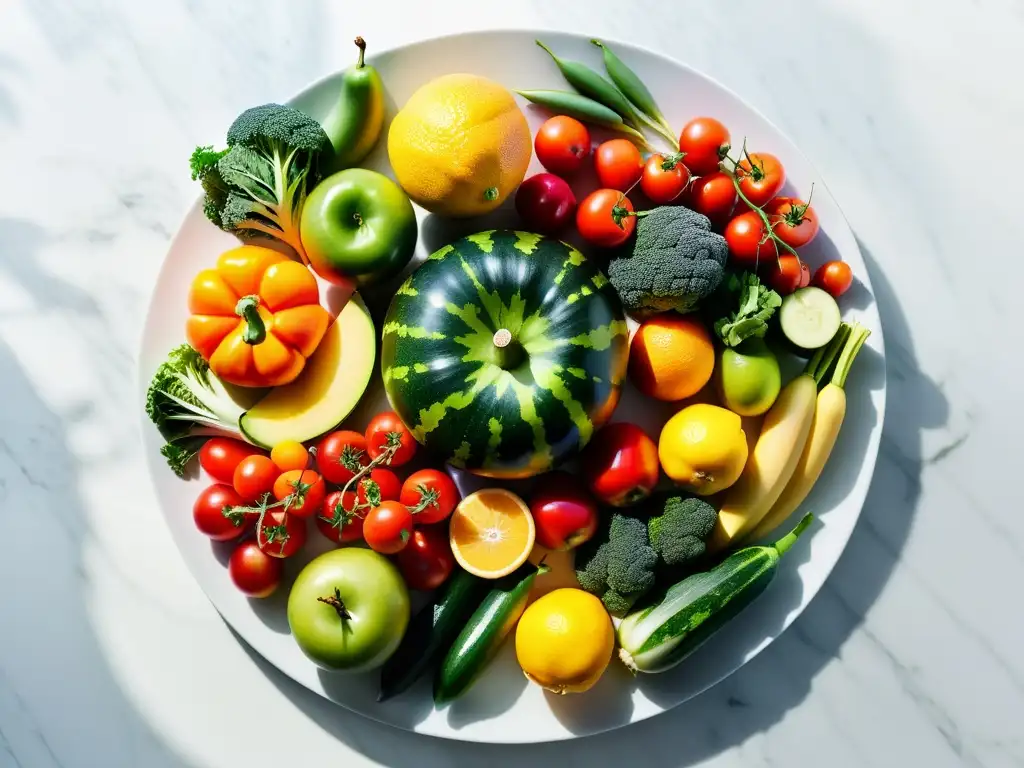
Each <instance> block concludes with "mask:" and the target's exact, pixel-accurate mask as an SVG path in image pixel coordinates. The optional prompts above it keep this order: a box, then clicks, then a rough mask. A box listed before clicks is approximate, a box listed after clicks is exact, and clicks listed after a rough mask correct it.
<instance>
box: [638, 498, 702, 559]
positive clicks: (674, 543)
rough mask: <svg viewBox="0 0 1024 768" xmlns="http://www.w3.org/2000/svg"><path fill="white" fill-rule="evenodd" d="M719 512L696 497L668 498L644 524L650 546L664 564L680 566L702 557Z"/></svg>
mask: <svg viewBox="0 0 1024 768" xmlns="http://www.w3.org/2000/svg"><path fill="white" fill-rule="evenodd" d="M717 519H718V512H717V511H716V510H715V508H714V507H713V506H711V505H710V504H708V503H707V502H706V501H704V500H703V499H699V498H697V497H690V498H687V497H683V496H667V497H665V498H664V500H662V502H661V504H660V512H659V513H658V514H655V515H653V516H652V517H651V518H650V519H648V521H647V533H648V536H649V538H650V541H651V546H652V547H653V548H654V550H655V551H656V552H657V553H658V556H659V557H660V558H661V560H662V562H664V563H665V564H666V565H682V564H683V563H686V562H688V561H690V560H695V559H697V558H698V557H700V556H701V555H703V554H704V542H705V541H706V540H707V538H708V536H710V535H711V529H712V528H714V527H715V521H716V520H717Z"/></svg>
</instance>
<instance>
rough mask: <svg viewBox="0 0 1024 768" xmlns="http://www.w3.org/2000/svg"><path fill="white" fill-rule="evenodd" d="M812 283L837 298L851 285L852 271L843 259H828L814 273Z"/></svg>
mask: <svg viewBox="0 0 1024 768" xmlns="http://www.w3.org/2000/svg"><path fill="white" fill-rule="evenodd" d="M814 284H815V285H816V286H818V287H819V288H821V289H822V290H823V291H826V292H827V293H829V294H830V295H831V296H832V298H834V299H838V298H839V297H840V296H842V295H843V294H844V293H846V292H847V291H848V290H850V286H851V285H853V271H852V270H851V269H850V265H849V264H847V263H846V262H844V261H829V262H827V263H825V264H822V265H821V266H820V267H818V271H817V272H815V273H814Z"/></svg>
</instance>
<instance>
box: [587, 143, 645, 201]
mask: <svg viewBox="0 0 1024 768" xmlns="http://www.w3.org/2000/svg"><path fill="white" fill-rule="evenodd" d="M594 169H595V170H596V171H597V180H598V181H599V182H600V183H601V186H602V187H605V188H607V189H617V190H619V192H628V191H629V190H630V189H632V187H633V185H634V184H636V183H637V182H638V181H640V177H641V176H642V175H643V172H644V158H643V155H641V154H640V150H639V149H637V148H636V145H635V144H634V143H633V142H631V141H630V140H629V139H611V140H610V141H606V142H604V143H603V144H601V145H600V146H599V147H598V148H597V150H596V151H595V152H594Z"/></svg>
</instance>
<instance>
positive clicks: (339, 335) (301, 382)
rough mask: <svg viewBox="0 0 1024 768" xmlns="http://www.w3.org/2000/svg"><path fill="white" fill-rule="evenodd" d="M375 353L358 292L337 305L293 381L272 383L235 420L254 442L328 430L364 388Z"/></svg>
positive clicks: (304, 438) (296, 437)
mask: <svg viewBox="0 0 1024 768" xmlns="http://www.w3.org/2000/svg"><path fill="white" fill-rule="evenodd" d="M376 355H377V339H376V332H375V331H374V327H373V320H372V319H371V318H370V313H369V311H367V309H366V305H365V304H364V303H363V299H362V297H361V296H360V295H359V294H358V293H354V294H352V298H350V299H349V301H348V303H347V304H345V307H344V308H343V309H342V310H341V313H340V314H339V315H338V317H337V319H336V320H335V321H334V322H333V323H332V324H331V326H330V327H329V328H328V329H327V332H326V333H325V334H324V337H323V339H322V340H321V342H320V345H319V346H318V347H317V348H316V351H315V352H314V353H313V355H312V356H311V357H310V358H309V360H308V361H307V362H306V367H305V368H303V369H302V373H301V374H299V377H298V378H297V379H295V381H293V382H292V383H291V384H286V385H285V386H283V387H275V388H274V389H273V390H271V392H270V394H268V395H267V396H266V397H264V398H263V399H262V400H260V401H259V402H258V403H256V405H254V406H253V407H252V408H250V409H249V410H248V411H246V412H245V413H244V414H243V415H242V417H241V418H240V419H239V420H238V426H239V428H240V429H241V430H242V433H243V434H244V435H245V436H246V437H247V438H248V439H249V440H250V441H251V442H253V443H255V444H256V445H259V446H262V447H264V448H272V447H273V446H275V445H277V444H278V443H280V442H283V441H285V440H297V441H299V442H300V443H302V442H305V441H307V440H311V439H313V438H314V437H317V436H319V435H322V434H324V433H325V432H328V431H330V430H331V429H333V428H334V427H336V426H337V425H338V424H340V423H341V422H342V421H344V420H345V418H346V417H347V416H348V415H349V414H350V413H351V412H352V410H353V409H354V408H355V407H356V404H357V403H358V402H359V399H360V398H361V397H362V396H363V393H364V392H365V391H366V387H367V386H368V385H369V383H370V377H371V376H372V375H373V364H374V362H375V360H376Z"/></svg>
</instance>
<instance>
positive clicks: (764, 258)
mask: <svg viewBox="0 0 1024 768" xmlns="http://www.w3.org/2000/svg"><path fill="white" fill-rule="evenodd" d="M725 242H726V243H727V244H728V245H729V258H730V259H731V260H732V262H733V265H734V266H737V267H742V268H745V269H757V267H758V266H762V265H764V264H767V263H769V262H771V261H774V260H775V257H776V255H777V253H778V251H777V250H776V248H775V241H774V240H772V239H771V238H769V237H767V235H766V233H765V227H764V222H763V221H761V217H760V216H758V215H757V214H756V213H755V212H754V211H747V212H746V213H741V214H740V215H739V216H736V217H734V218H733V219H732V220H731V221H730V222H729V223H728V224H727V225H726V227H725Z"/></svg>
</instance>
